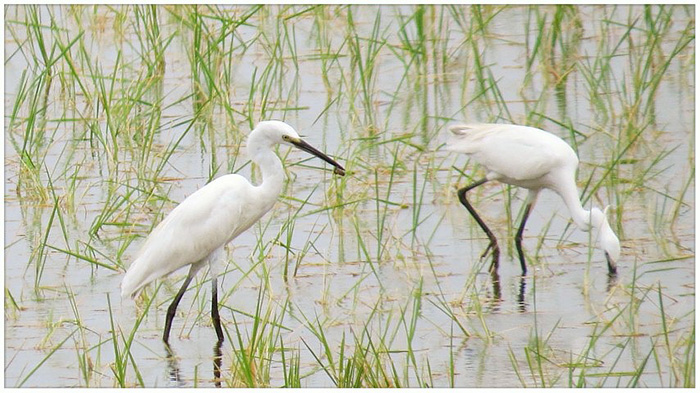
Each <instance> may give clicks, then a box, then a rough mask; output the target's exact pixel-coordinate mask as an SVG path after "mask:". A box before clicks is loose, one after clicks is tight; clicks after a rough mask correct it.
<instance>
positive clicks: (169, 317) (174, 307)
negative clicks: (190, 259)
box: [163, 270, 194, 344]
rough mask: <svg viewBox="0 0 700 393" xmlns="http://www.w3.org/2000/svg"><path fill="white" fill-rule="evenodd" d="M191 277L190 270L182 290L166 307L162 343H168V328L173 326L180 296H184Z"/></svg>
mask: <svg viewBox="0 0 700 393" xmlns="http://www.w3.org/2000/svg"><path fill="white" fill-rule="evenodd" d="M193 276H194V274H193V273H192V270H190V273H189V274H187V277H186V278H185V282H184V283H183V284H182V288H180V291H179V292H178V293H177V295H175V299H174V300H173V302H172V303H170V307H168V314H167V315H166V316H165V330H164V331H163V341H164V342H165V343H166V344H167V343H168V338H169V337H170V328H171V327H172V325H173V318H174V317H175V311H176V310H177V305H178V304H179V303H180V300H181V299H182V295H184V294H185V291H186V290H187V286H188V285H190V282H191V281H192V277H193Z"/></svg>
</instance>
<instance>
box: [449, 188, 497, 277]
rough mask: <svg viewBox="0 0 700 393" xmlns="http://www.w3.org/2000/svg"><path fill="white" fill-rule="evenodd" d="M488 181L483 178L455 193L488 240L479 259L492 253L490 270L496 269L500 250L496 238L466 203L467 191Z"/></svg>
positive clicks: (467, 202)
mask: <svg viewBox="0 0 700 393" xmlns="http://www.w3.org/2000/svg"><path fill="white" fill-rule="evenodd" d="M487 181H488V179H486V178H483V179H481V180H479V181H478V182H476V183H474V184H472V185H469V186H466V187H464V188H461V189H460V190H459V191H457V196H458V197H459V201H460V202H461V203H462V205H464V207H466V208H467V210H469V213H471V215H472V217H474V219H475V220H476V222H477V224H479V226H480V227H481V229H482V230H483V231H484V232H485V233H486V236H488V238H489V241H490V243H489V246H488V247H486V250H485V251H484V253H483V254H481V257H482V258H484V257H485V256H486V255H487V254H488V252H489V250H491V251H492V253H493V254H492V256H493V261H492V262H491V269H498V257H499V255H500V250H499V249H498V242H497V241H496V236H494V235H493V233H491V230H490V229H489V227H487V226H486V224H485V223H484V221H483V220H481V217H479V214H477V213H476V210H474V208H473V207H472V205H471V204H469V201H467V191H469V190H471V189H472V188H475V187H478V186H480V185H482V184H484V183H486V182H487Z"/></svg>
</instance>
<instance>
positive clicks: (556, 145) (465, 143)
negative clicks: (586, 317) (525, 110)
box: [447, 124, 620, 274]
mask: <svg viewBox="0 0 700 393" xmlns="http://www.w3.org/2000/svg"><path fill="white" fill-rule="evenodd" d="M450 131H451V132H452V134H453V135H452V139H451V140H450V141H449V142H448V147H447V150H450V151H455V152H460V153H466V154H468V155H469V156H470V157H472V158H473V159H474V160H475V161H476V162H478V163H479V164H481V165H482V166H484V167H485V168H486V172H487V173H486V177H485V178H483V179H481V180H479V181H477V182H476V183H474V184H472V185H469V186H467V187H464V188H462V189H460V190H459V191H458V192H457V195H458V196H459V200H460V202H461V203H462V204H463V205H464V207H466V208H467V210H469V213H471V215H472V216H473V217H474V219H475V220H476V222H477V223H478V224H479V226H480V227H481V229H483V230H484V232H486V236H488V238H489V241H490V243H489V246H488V247H487V248H486V250H485V251H484V253H483V254H482V255H481V257H482V258H483V257H485V256H486V255H487V254H488V252H489V250H492V251H493V267H494V268H498V256H499V250H498V243H497V242H496V237H495V236H494V235H493V233H491V231H490V230H489V228H488V227H487V226H486V224H484V222H483V221H482V220H481V218H480V217H479V215H478V214H477V213H476V211H475V210H474V208H473V207H472V206H471V205H470V204H469V202H468V201H467V191H469V190H471V189H472V188H475V187H478V186H480V185H482V184H484V183H486V182H487V181H490V180H497V181H499V182H501V183H506V184H512V185H514V186H518V187H523V188H526V189H528V191H529V193H528V196H527V200H526V202H525V203H526V206H525V213H524V214H523V220H522V222H521V223H520V227H519V228H518V232H517V235H516V236H515V245H516V248H517V250H518V256H519V257H520V266H521V267H522V270H523V274H525V273H526V272H527V266H526V264H525V256H524V254H523V248H522V241H523V230H524V229H525V222H526V221H527V218H528V216H529V215H530V211H531V210H532V206H533V205H534V204H535V201H536V200H537V195H538V194H539V192H540V191H541V190H542V189H543V188H548V189H550V190H552V191H554V192H556V193H557V194H559V196H560V197H561V198H562V199H563V200H564V203H565V204H566V206H567V208H568V209H569V213H570V214H571V217H572V218H573V220H574V222H575V223H576V226H577V227H579V228H580V229H581V230H583V231H589V230H590V229H591V228H593V227H595V228H596V229H597V230H598V243H599V245H600V247H601V248H602V249H603V251H604V252H605V258H606V259H607V261H608V271H609V272H610V274H614V273H615V272H616V270H617V267H616V263H617V260H618V259H619V258H620V241H619V240H618V238H617V236H616V235H615V232H613V230H612V228H610V224H609V223H608V219H607V218H606V213H607V210H608V207H609V206H608V207H606V208H605V210H604V211H600V209H598V208H593V209H591V210H585V209H584V208H583V206H582V205H581V201H580V200H579V196H578V189H577V187H576V168H577V167H578V157H576V153H575V152H574V150H573V149H572V148H571V146H569V145H568V144H567V143H566V142H564V141H563V140H562V139H560V138H559V137H557V136H555V135H553V134H550V133H548V132H546V131H543V130H540V129H537V128H533V127H525V126H518V125H509V124H459V125H453V126H451V127H450Z"/></svg>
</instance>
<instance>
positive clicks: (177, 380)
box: [164, 340, 223, 388]
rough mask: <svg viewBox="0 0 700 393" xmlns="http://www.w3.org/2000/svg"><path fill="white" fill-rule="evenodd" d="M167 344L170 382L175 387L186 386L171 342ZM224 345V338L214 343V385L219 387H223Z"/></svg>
mask: <svg viewBox="0 0 700 393" xmlns="http://www.w3.org/2000/svg"><path fill="white" fill-rule="evenodd" d="M164 344H165V352H166V360H167V372H168V377H169V379H170V383H171V384H173V385H174V387H180V388H182V387H185V382H184V381H183V379H182V375H181V374H180V362H179V360H178V358H177V355H175V352H174V351H173V349H172V347H170V344H168V343H164ZM222 345H223V340H217V341H216V344H214V356H213V363H214V364H213V370H214V386H215V387H217V388H220V387H221V358H222V353H221V346H222Z"/></svg>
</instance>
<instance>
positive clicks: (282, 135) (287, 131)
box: [248, 120, 345, 176]
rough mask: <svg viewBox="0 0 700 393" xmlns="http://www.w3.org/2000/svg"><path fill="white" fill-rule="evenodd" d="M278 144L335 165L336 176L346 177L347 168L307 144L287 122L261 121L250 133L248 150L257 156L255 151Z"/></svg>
mask: <svg viewBox="0 0 700 393" xmlns="http://www.w3.org/2000/svg"><path fill="white" fill-rule="evenodd" d="M276 144H284V145H289V146H294V147H296V148H298V149H300V150H303V151H305V152H307V153H309V154H312V155H314V156H316V157H318V158H320V159H322V160H323V161H325V162H327V163H329V164H331V165H333V166H334V167H335V168H334V170H333V172H334V173H335V174H338V175H341V176H344V175H345V168H343V167H342V166H341V165H340V164H338V163H337V162H335V160H333V159H332V158H330V157H328V156H327V155H326V154H324V153H323V152H321V151H320V150H318V149H316V148H315V147H313V146H311V145H309V144H308V143H306V142H305V141H304V140H303V139H301V137H299V134H297V132H296V130H295V129H294V128H293V127H292V126H290V125H289V124H287V123H285V122H282V121H276V120H268V121H261V122H260V123H258V125H257V126H256V127H255V129H254V130H253V131H252V132H251V133H250V136H249V138H248V148H249V149H252V150H253V151H251V153H253V154H255V152H254V150H256V149H260V148H263V147H265V148H268V149H269V148H271V147H272V146H274V145H276ZM251 145H252V146H251Z"/></svg>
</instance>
